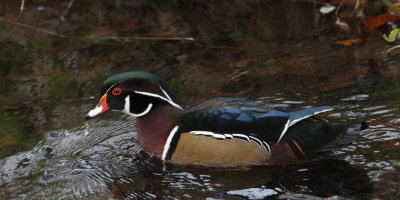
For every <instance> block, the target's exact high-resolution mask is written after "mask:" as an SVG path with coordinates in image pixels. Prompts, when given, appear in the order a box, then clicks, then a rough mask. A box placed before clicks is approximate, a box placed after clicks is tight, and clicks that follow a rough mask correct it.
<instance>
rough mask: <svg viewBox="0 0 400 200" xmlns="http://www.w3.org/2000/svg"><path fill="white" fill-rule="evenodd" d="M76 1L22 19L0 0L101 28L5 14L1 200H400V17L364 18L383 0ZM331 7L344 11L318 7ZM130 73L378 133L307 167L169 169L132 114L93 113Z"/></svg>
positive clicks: (184, 90) (180, 91)
mask: <svg viewBox="0 0 400 200" xmlns="http://www.w3.org/2000/svg"><path fill="white" fill-rule="evenodd" d="M69 2H70V1H65V2H63V1H57V2H46V1H37V2H36V3H34V4H29V3H27V5H26V9H25V10H24V12H23V13H22V14H19V10H18V9H19V4H18V2H16V1H11V0H10V1H8V3H7V4H4V5H0V13H1V14H0V15H1V17H2V18H7V19H12V20H14V21H18V22H21V23H24V24H29V25H32V26H35V27H38V28H43V29H46V30H49V31H53V32H56V33H58V34H64V35H75V36H76V35H78V36H82V35H89V36H92V38H90V39H88V38H86V39H85V38H79V39H76V38H65V37H64V38H63V37H60V36H54V35H48V34H46V33H43V32H41V31H40V30H39V31H38V30H33V29H31V28H26V27H25V28H24V27H21V25H18V24H15V23H10V22H5V21H4V20H1V19H0V21H1V22H0V44H1V47H0V51H1V52H0V53H1V54H0V92H1V93H2V95H1V96H0V156H1V158H2V159H1V160H0V195H1V198H2V199H174V198H175V199H189V198H193V199H242V198H244V199H263V198H267V199H301V198H302V199H324V198H328V199H400V192H399V191H400V173H399V172H400V128H399V124H400V112H399V108H400V101H399V100H400V89H399V80H400V67H399V66H400V65H399V60H400V59H399V58H400V57H399V54H398V53H397V52H396V51H394V52H392V53H390V54H388V53H387V52H386V50H387V49H388V48H390V47H391V44H388V43H386V42H385V41H384V40H383V39H382V33H388V32H389V31H390V30H391V29H390V28H391V27H392V26H396V22H391V23H390V24H389V25H384V26H382V27H380V28H379V29H376V30H373V31H370V30H369V31H367V30H366V29H365V25H363V20H364V19H366V18H368V17H373V16H376V15H379V14H382V13H384V12H386V6H385V5H384V4H382V2H381V1H368V2H367V3H365V4H362V6H361V8H360V7H357V6H356V5H355V4H354V3H351V2H350V1H349V2H350V3H349V2H347V1H346V2H347V3H343V4H340V5H336V4H335V2H336V1H242V0H238V1H185V2H180V1H165V3H155V2H151V3H150V2H138V1H115V2H109V1H104V2H98V1H93V2H92V1H86V2H85V3H83V2H77V1H73V5H72V7H70V8H69V10H67V9H66V8H67V7H68V3H69ZM328 2H330V3H331V4H332V5H335V6H336V10H335V11H333V12H332V13H329V14H322V13H321V12H320V9H321V7H322V6H324V5H326V4H325V3H328ZM61 18H64V20H61ZM109 36H157V37H193V38H194V39H195V40H194V41H190V40H184V41H158V40H157V41H154V40H151V41H148V40H146V41H143V40H134V39H121V40H120V39H109V38H108V39H106V38H104V37H109ZM354 39H358V40H354ZM353 40H354V41H361V42H356V43H351V44H350V45H349V46H346V45H341V44H340V41H353ZM338 42H339V43H338ZM131 70H145V71H149V72H152V73H155V74H157V75H158V76H160V77H161V78H162V79H164V80H165V81H166V82H167V83H168V84H169V85H170V86H171V88H172V90H174V91H176V94H177V96H178V97H179V98H180V99H182V101H183V102H185V103H186V104H187V105H189V106H193V105H196V104H198V103H200V102H202V101H205V100H207V99H210V98H213V97H222V96H224V97H244V98H250V99H254V100H258V101H262V102H266V103H270V104H275V105H283V106H290V107H293V108H297V109H301V108H307V107H309V106H323V105H326V106H333V107H334V110H333V111H331V112H328V113H324V114H323V115H322V116H323V117H326V118H328V119H329V120H330V121H339V122H340V121H347V120H352V119H364V120H366V121H367V122H368V124H369V125H370V128H369V129H367V130H364V131H362V132H361V133H360V137H359V138H357V140H356V141H354V143H353V144H351V145H349V146H348V147H346V148H344V149H342V150H340V151H335V152H333V153H332V155H331V156H329V157H328V158H326V159H321V160H314V161H310V162H306V163H302V164H291V165H279V166H247V167H240V168H213V167H203V166H181V165H173V164H168V163H162V162H161V161H160V160H159V159H157V158H154V157H152V156H150V155H148V154H147V153H145V152H143V151H142V150H141V148H140V147H139V146H138V143H137V133H136V125H135V119H134V118H132V117H129V116H125V115H122V114H119V113H113V112H109V113H107V114H104V115H103V116H100V117H98V118H96V119H94V120H91V121H87V122H86V121H85V120H84V118H85V115H86V113H87V112H88V111H89V110H90V109H91V108H92V107H93V106H94V105H95V104H96V103H97V101H98V99H97V98H98V95H99V94H97V92H98V90H99V89H100V87H101V83H102V81H103V80H104V79H105V78H106V77H108V76H110V75H112V74H115V73H119V72H124V71H131Z"/></svg>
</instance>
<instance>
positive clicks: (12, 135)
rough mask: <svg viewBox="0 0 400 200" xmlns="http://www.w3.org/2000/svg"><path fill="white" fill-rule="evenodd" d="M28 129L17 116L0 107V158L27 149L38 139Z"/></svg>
mask: <svg viewBox="0 0 400 200" xmlns="http://www.w3.org/2000/svg"><path fill="white" fill-rule="evenodd" d="M28 130H29V129H28V128H27V127H26V126H25V123H24V122H23V121H22V120H21V119H19V118H18V116H16V115H14V114H13V113H12V112H10V111H8V110H7V109H5V108H0V158H4V157H6V156H9V155H13V154H15V153H16V152H18V151H22V150H25V149H28V148H29V147H31V146H33V145H34V144H35V143H36V142H37V141H38V140H39V139H40V137H34V135H32V133H30V132H29V131H28Z"/></svg>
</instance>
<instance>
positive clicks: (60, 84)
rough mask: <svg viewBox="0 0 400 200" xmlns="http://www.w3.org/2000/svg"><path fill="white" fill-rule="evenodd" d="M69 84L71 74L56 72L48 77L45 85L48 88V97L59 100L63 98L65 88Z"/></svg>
mask: <svg viewBox="0 0 400 200" xmlns="http://www.w3.org/2000/svg"><path fill="white" fill-rule="evenodd" d="M70 83H71V74H70V73H68V72H63V71H57V72H53V73H51V74H50V75H49V77H48V81H47V85H48V86H49V87H50V88H49V89H50V97H51V98H52V99H59V98H62V97H64V95H65V94H66V92H67V88H68V86H69V84H70Z"/></svg>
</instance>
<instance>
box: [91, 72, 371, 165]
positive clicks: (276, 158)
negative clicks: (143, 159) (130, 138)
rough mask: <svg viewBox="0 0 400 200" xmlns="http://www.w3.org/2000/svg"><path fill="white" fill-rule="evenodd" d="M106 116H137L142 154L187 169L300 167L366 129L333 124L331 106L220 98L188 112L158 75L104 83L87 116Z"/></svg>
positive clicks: (114, 78) (130, 74)
mask: <svg viewBox="0 0 400 200" xmlns="http://www.w3.org/2000/svg"><path fill="white" fill-rule="evenodd" d="M109 110H116V111H122V112H124V113H126V114H128V115H132V116H134V117H136V118H137V133H138V141H139V145H140V146H141V147H142V148H143V149H144V151H146V152H148V153H150V154H152V155H155V156H157V157H159V158H161V159H162V160H164V161H169V162H173V163H184V164H200V165H213V166H237V165H248V164H271V163H287V162H298V161H302V160H307V159H310V158H311V157H312V156H313V155H315V154H317V153H319V152H325V151H327V150H332V149H339V148H341V147H343V146H344V144H348V142H349V140H350V139H349V138H354V137H351V136H352V135H357V134H358V132H359V131H360V130H362V129H364V128H366V124H365V123H364V122H361V121H357V122H356V121H355V122H347V123H328V122H327V120H325V119H322V118H318V117H316V116H315V115H316V114H318V113H322V112H327V111H330V110H332V108H331V107H328V106H323V107H316V108H307V109H304V110H298V111H296V110H290V109H286V108H280V107H274V106H271V105H267V104H264V103H261V102H257V101H250V100H246V99H239V98H216V99H212V100H209V101H206V102H204V103H202V104H200V105H198V106H195V107H193V108H191V109H188V108H186V107H184V106H183V105H182V104H181V103H180V102H179V101H178V99H177V98H176V97H175V95H174V94H173V93H172V92H171V91H170V89H169V88H168V86H167V85H166V84H165V83H164V82H163V81H162V80H161V79H160V78H159V77H157V76H155V75H153V74H150V73H147V72H141V71H133V72H126V73H121V74H116V75H113V76H111V77H109V78H108V79H106V80H105V81H104V83H103V87H102V89H101V99H100V102H99V103H98V105H97V106H96V107H95V108H94V109H93V110H91V111H90V112H89V113H88V114H87V117H86V118H87V119H91V118H94V117H96V116H98V115H100V114H102V113H105V112H107V111H109ZM350 128H353V129H352V130H353V131H349V129H350ZM354 129H356V131H354ZM351 132H353V133H351ZM354 132H357V134H354Z"/></svg>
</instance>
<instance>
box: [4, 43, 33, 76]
mask: <svg viewBox="0 0 400 200" xmlns="http://www.w3.org/2000/svg"><path fill="white" fill-rule="evenodd" d="M0 46H1V48H0V74H3V75H8V74H9V73H12V72H19V71H21V70H22V69H23V67H24V66H25V64H26V63H27V54H26V52H25V47H24V46H23V45H21V44H18V43H15V42H6V43H0Z"/></svg>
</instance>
